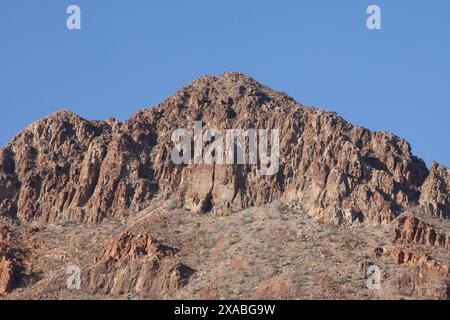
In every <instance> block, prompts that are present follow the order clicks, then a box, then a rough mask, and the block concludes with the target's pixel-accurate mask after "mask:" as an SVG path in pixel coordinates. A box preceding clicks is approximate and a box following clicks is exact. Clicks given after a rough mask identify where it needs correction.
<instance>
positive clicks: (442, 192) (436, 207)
mask: <svg viewBox="0 0 450 320" xmlns="http://www.w3.org/2000/svg"><path fill="white" fill-rule="evenodd" d="M420 208H421V210H422V211H423V212H425V213H429V214H432V215H434V216H436V217H439V218H449V217H450V170H449V169H448V168H446V167H444V166H442V165H440V164H438V163H436V162H433V164H432V166H431V169H430V174H429V176H428V178H427V179H426V181H425V183H424V184H423V186H422V188H421V196H420Z"/></svg>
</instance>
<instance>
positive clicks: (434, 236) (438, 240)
mask: <svg viewBox="0 0 450 320" xmlns="http://www.w3.org/2000/svg"><path fill="white" fill-rule="evenodd" d="M395 241H396V242H398V241H403V242H406V243H416V244H424V245H427V246H436V247H443V248H446V249H450V235H446V234H445V233H443V232H439V231H437V230H436V229H435V228H433V226H431V225H430V224H428V223H426V222H425V221H422V220H420V219H418V218H416V217H414V216H406V217H401V218H399V219H398V221H397V224H396V227H395Z"/></svg>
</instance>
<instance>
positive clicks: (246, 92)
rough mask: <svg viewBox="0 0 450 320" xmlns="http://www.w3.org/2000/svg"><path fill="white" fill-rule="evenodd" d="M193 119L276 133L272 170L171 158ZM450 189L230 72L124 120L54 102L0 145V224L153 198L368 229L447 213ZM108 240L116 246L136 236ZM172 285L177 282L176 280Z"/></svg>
mask: <svg viewBox="0 0 450 320" xmlns="http://www.w3.org/2000/svg"><path fill="white" fill-rule="evenodd" d="M196 121H201V123H202V125H203V128H204V129H208V128H216V129H219V130H226V129H241V130H248V129H253V128H255V129H264V128H266V129H277V130H279V134H280V137H279V138H280V156H279V162H280V164H279V171H278V173H277V174H276V175H274V176H262V175H260V173H259V171H258V166H256V165H251V164H233V165H231V164H230V165H217V164H216V165H207V164H198V165H196V164H183V165H175V164H174V163H173V162H172V159H171V152H172V149H173V147H174V145H173V142H172V140H171V138H172V133H173V132H174V131H175V130H176V129H179V128H183V129H187V130H188V131H192V128H193V127H194V124H195V122H196ZM449 188H450V171H449V170H448V169H447V168H445V167H443V166H441V165H439V164H437V163H434V164H433V166H432V167H431V169H428V168H427V167H426V165H425V163H424V161H422V160H421V159H418V158H417V157H415V156H414V155H413V154H412V153H411V148H410V145H409V144H408V142H406V141H405V140H403V139H401V138H399V137H397V136H395V135H394V134H391V133H386V132H371V131H369V130H368V129H365V128H362V127H357V126H354V125H352V124H351V123H349V122H347V121H345V120H344V119H342V118H341V117H339V116H338V115H337V114H336V113H333V112H326V111H322V110H319V109H315V108H311V107H306V106H303V105H301V104H299V103H297V102H296V101H294V100H293V99H292V98H291V97H289V96H288V95H286V94H284V93H282V92H278V91H275V90H272V89H270V88H268V87H266V86H264V85H262V84H260V83H258V82H256V81H255V80H253V79H252V78H250V77H248V76H246V75H244V74H240V73H226V74H224V75H222V76H220V77H210V76H207V77H202V78H199V79H198V80H195V81H193V82H192V83H191V84H190V85H188V86H186V87H183V88H182V89H181V90H179V91H178V92H177V93H176V94H175V95H174V96H172V97H169V98H168V99H166V100H165V101H164V102H162V103H161V104H158V105H156V106H154V107H151V108H148V109H144V110H140V111H138V112H137V113H136V114H135V115H134V116H133V117H132V118H130V119H129V120H126V121H125V122H119V121H117V120H115V119H109V120H107V121H88V120H86V119H83V118H81V117H79V116H78V115H76V114H74V113H72V112H70V111H60V112H57V113H54V114H52V115H50V116H49V117H47V118H45V119H42V120H39V121H37V122H35V123H33V124H32V125H30V126H29V127H27V128H26V129H24V130H23V131H22V132H21V133H19V134H18V135H17V136H16V137H15V138H14V139H13V140H12V141H11V142H10V143H9V144H8V145H7V146H6V147H5V148H4V149H1V151H0V216H1V217H2V220H0V221H8V223H10V224H11V223H13V224H16V225H22V226H29V225H34V224H38V225H39V226H40V227H42V226H46V225H48V224H60V223H63V222H64V223H65V222H71V223H82V224H86V225H95V224H100V225H101V223H102V222H104V221H105V220H109V219H119V220H121V221H127V219H130V221H131V220H132V219H135V218H137V217H140V213H141V212H143V211H142V210H144V209H146V208H149V207H151V206H152V204H153V203H154V202H155V201H157V200H158V199H164V200H165V201H166V200H167V201H168V200H170V201H171V203H172V204H173V208H179V209H182V210H186V212H191V213H195V214H197V213H202V214H209V215H214V216H217V217H229V216H232V215H233V214H235V213H238V212H241V211H243V210H246V209H250V208H259V207H261V206H264V205H270V204H272V203H280V204H282V205H285V206H286V207H288V208H290V210H292V211H293V212H297V213H304V214H306V215H307V216H309V217H311V218H312V219H313V220H314V221H319V222H325V223H326V224H332V225H338V226H346V225H347V226H348V225H354V224H361V225H371V226H372V225H374V226H377V225H383V224H384V225H388V224H390V223H391V222H392V221H394V220H395V219H396V218H397V217H399V216H400V215H402V214H403V213H404V212H411V211H417V212H420V213H421V214H424V215H426V216H429V217H438V218H441V219H444V218H449V217H450V192H449V191H450V190H449ZM158 201H159V200H158ZM144 211H145V210H144ZM11 221H12V222H11ZM91 227H94V226H91ZM91 227H89V228H91ZM5 232H6V231H5ZM148 237H149V236H147V237H146V238H145V239H148ZM118 239H119V240H117V241H119V242H117V241H116V242H115V243H114V246H115V248H116V247H117V248H120V246H121V245H124V246H126V243H127V241H133V243H134V244H133V245H138V244H135V242H137V243H139V241H140V240H139V239H141V238H139V237H137V240H136V239H135V240H130V239H134V238H133V236H131V235H130V236H129V237H125V238H124V236H123V235H122V236H119V238H118ZM444 240H445V239H444ZM121 241H122V242H121ZM146 241H147V240H146ZM152 241H155V240H152ZM445 241H446V240H445ZM152 243H153V242H152ZM152 246H153V244H152ZM444 246H445V244H444ZM114 250H119V249H114ZM158 250H159V249H158ZM105 252H106V253H104V256H105V257H109V256H108V255H109V254H111V253H110V252H109V251H107V250H106V251H105ZM155 254H156V253H155ZM165 255H167V254H165ZM121 257H122V256H121ZM127 257H128V258H129V259H132V260H133V261H134V259H138V258H137V257H134V256H133V257H131V256H127ZM170 257H171V258H170V259H172V255H171V254H170ZM128 258H127V259H128ZM9 259H10V260H11V261H13V258H12V257H10V258H9ZM105 259H106V258H105ZM108 259H109V258H108ZM120 259H122V260H123V259H125V258H120ZM167 259H168V258H167ZM19 260H20V259H19ZM19 260H18V259H16V260H14V261H16V262H17V261H19ZM122 260H120V261H122ZM105 261H106V262H105V266H106V265H107V264H108V263H109V262H108V261H109V260H105ZM124 261H125V264H123V263H122V262H121V263H122V264H123V265H124V266H126V265H127V262H126V261H128V260H124ZM171 261H172V260H171ZM175 265H176V266H177V268H181V267H179V266H180V264H175ZM0 266H1V264H0ZM105 268H106V267H105ZM183 268H184V267H183ZM4 270H6V267H4ZM8 270H9V269H8ZM96 270H97V269H96ZM101 270H102V269H101V268H100V271H101ZM177 270H181V269H177ZM183 270H184V269H183ZM4 272H6V271H4ZM98 272H99V271H98V270H97V271H96V272H93V273H92V274H97V273H98ZM155 272H156V271H155ZM179 273H180V279H181V278H182V277H181V274H182V272H181V271H179ZM142 276H143V277H147V276H148V274H144V275H142ZM158 279H159V278H158ZM111 281H112V282H113V281H115V280H114V279H111ZM161 281H162V280H161ZM112 282H111V283H112ZM170 284H171V285H170V287H171V288H174V290H175V289H177V288H179V284H178V283H177V279H171V283H170ZM94 287H95V286H94ZM125 287H126V288H127V290H128V289H130V288H133V286H129V284H127V285H126V286H125ZM5 290H6V289H5ZM130 290H131V289H130ZM119 291H120V290H119ZM144 291H145V290H144ZM154 291H155V290H154V288H153V287H152V290H147V291H145V292H154ZM106 294H107V293H106Z"/></svg>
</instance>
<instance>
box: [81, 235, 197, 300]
mask: <svg viewBox="0 0 450 320" xmlns="http://www.w3.org/2000/svg"><path fill="white" fill-rule="evenodd" d="M95 260H96V261H95V266H94V267H93V268H92V270H91V271H90V272H89V274H88V276H87V278H88V283H89V287H90V288H91V289H92V290H93V291H94V293H102V294H112V295H115V296H117V295H122V294H128V293H133V294H139V295H140V296H141V297H150V298H151V297H153V298H155V297H162V296H163V295H164V294H166V293H170V292H174V291H176V290H177V289H179V288H180V287H181V286H183V284H184V283H185V281H186V279H187V278H188V277H189V274H190V272H191V270H190V269H189V268H188V267H186V266H184V265H182V264H181V263H180V261H179V260H178V258H177V257H176V255H175V254H174V252H173V250H171V249H170V248H166V247H164V246H162V245H161V244H160V243H159V242H158V241H157V240H156V239H154V238H153V237H152V236H150V235H149V234H144V235H137V236H136V235H133V234H132V233H130V232H124V233H122V234H119V235H118V236H116V237H114V238H113V239H112V240H111V241H110V242H109V243H108V245H107V246H106V247H105V248H104V250H103V252H102V253H101V254H100V255H99V256H98V257H97V258H96V259H95Z"/></svg>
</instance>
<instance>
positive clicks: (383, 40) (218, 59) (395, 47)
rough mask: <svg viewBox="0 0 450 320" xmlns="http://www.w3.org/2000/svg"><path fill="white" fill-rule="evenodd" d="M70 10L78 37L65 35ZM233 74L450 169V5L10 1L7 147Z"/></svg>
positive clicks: (4, 75) (2, 13) (3, 123)
mask: <svg viewBox="0 0 450 320" xmlns="http://www.w3.org/2000/svg"><path fill="white" fill-rule="evenodd" d="M70 4H77V5H79V6H80V7H81V10H82V30H80V31H69V30H67V28H66V18H67V15H66V8H67V6H68V5H70ZM369 4H377V5H379V6H380V7H381V9H382V27H383V29H382V30H380V31H370V30H368V29H367V28H366V17H367V14H366V9H367V6H368V5H369ZM226 71H241V72H245V73H248V74H249V75H251V76H253V77H254V78H255V79H256V80H258V81H260V82H262V83H264V84H266V85H269V86H271V87H273V88H275V89H280V90H283V91H285V92H287V93H288V94H290V95H291V96H293V97H294V98H295V99H297V100H298V101H299V102H302V103H304V104H307V105H313V106H317V107H320V108H323V109H328V110H334V111H337V112H338V113H339V114H341V115H342V116H343V117H344V118H346V119H348V120H350V121H352V122H353V123H355V124H358V125H363V126H366V127H368V128H370V129H374V130H387V131H392V132H394V133H396V134H397V135H399V136H401V137H404V138H406V139H408V140H409V141H410V142H411V144H412V146H413V151H414V152H415V154H417V155H418V156H420V157H422V158H423V159H425V160H426V161H427V162H428V163H429V162H430V161H431V160H433V159H435V160H438V161H439V162H441V163H444V164H446V165H450V147H449V137H450V123H449V120H450V1H449V0H432V1H425V0H395V1H392V0H389V1H385V0H371V1H366V0H340V1H336V0H327V1H326V0H308V1H299V0H291V1H287V0H284V1H275V0H273V1H261V0H214V1H212V0H191V1H182V0H179V1H173V0H171V1H170V0H169V1H168V0H164V1H162V0H161V1H153V0H152V1H148V0H145V1H144V0H132V1H124V0H121V1H119V0H95V1H92V0H71V1H65V0H39V1H37V0H28V1H24V0H2V1H1V5H0V108H1V115H0V145H1V146H3V145H4V144H6V143H7V141H9V140H10V139H11V138H12V137H13V136H14V135H15V134H16V133H17V132H18V131H20V130H21V129H22V128H23V127H25V126H26V125H28V124H30V123H31V122H33V121H35V120H37V119H39V118H41V117H44V116H46V115H48V114H50V113H52V112H54V111H56V110H59V109H62V108H67V109H71V110H73V111H75V112H77V113H79V114H80V115H81V116H83V117H86V118H88V119H106V118H108V117H110V116H114V117H116V118H119V119H121V120H125V119H127V118H128V117H130V116H131V115H132V114H133V113H134V112H135V111H136V110H138V109H139V108H143V107H147V106H151V105H153V104H156V103H158V102H160V101H161V100H163V99H164V98H165V97H167V96H169V95H171V94H173V93H174V92H175V91H176V90H177V89H178V88H179V87H180V86H182V85H185V84H187V83H189V82H190V81H191V80H193V79H195V78H197V77H198V76H201V75H204V74H221V73H223V72H226Z"/></svg>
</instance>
